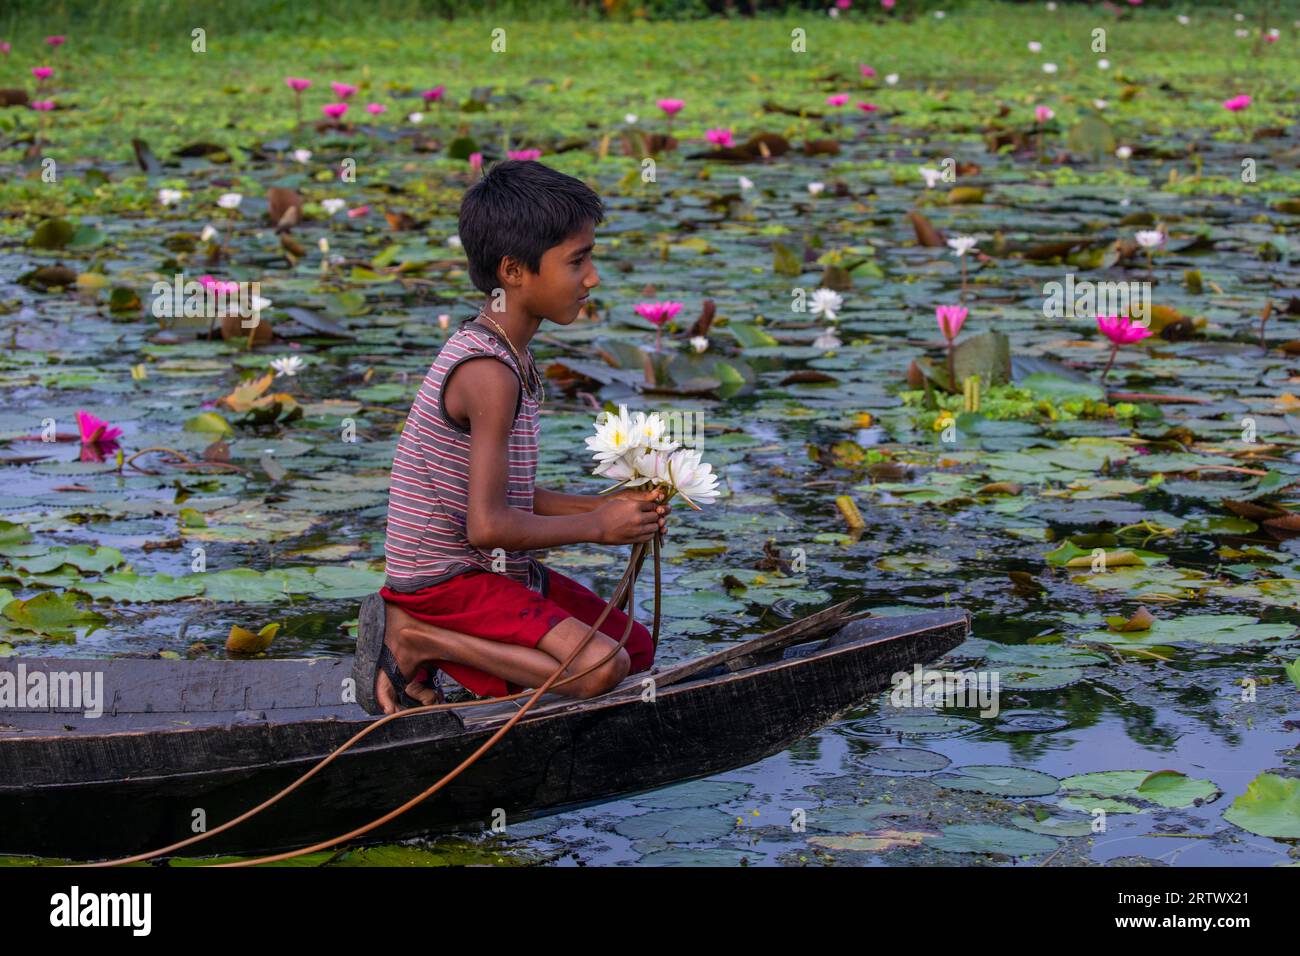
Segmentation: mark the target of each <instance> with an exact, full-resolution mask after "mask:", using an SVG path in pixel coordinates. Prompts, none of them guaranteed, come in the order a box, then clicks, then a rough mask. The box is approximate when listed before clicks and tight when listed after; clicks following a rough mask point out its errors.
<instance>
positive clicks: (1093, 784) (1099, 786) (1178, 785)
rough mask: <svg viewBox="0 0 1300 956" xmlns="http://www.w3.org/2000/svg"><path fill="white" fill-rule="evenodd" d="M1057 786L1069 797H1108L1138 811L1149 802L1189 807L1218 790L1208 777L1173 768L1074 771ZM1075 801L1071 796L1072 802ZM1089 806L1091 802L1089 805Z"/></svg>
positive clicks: (1212, 796) (1216, 793)
mask: <svg viewBox="0 0 1300 956" xmlns="http://www.w3.org/2000/svg"><path fill="white" fill-rule="evenodd" d="M1061 789H1063V790H1066V791H1068V792H1069V793H1070V794H1071V796H1072V797H1074V796H1075V795H1078V796H1079V797H1083V796H1084V795H1087V796H1088V797H1102V798H1111V799H1113V800H1115V801H1116V802H1118V803H1121V804H1126V805H1128V806H1129V807H1133V808H1134V810H1130V811H1129V812H1141V811H1142V810H1144V809H1147V808H1148V806H1149V805H1152V804H1154V805H1156V806H1161V807H1174V808H1181V807H1190V806H1192V805H1193V804H1196V803H1198V802H1199V803H1208V802H1210V801H1212V800H1215V799H1217V798H1218V797H1219V795H1220V791H1219V788H1218V787H1216V786H1215V785H1214V784H1213V783H1212V782H1211V781H1209V780H1198V779H1195V778H1193V777H1188V776H1185V775H1184V774H1182V773H1179V772H1178V771H1176V770H1160V771H1155V772H1152V771H1149V770H1104V771H1100V772H1097V773H1084V774H1078V775H1076V776H1073V777H1066V778H1065V779H1064V780H1062V781H1061ZM1073 802H1076V801H1074V800H1072V803H1073ZM1089 809H1091V806H1089Z"/></svg>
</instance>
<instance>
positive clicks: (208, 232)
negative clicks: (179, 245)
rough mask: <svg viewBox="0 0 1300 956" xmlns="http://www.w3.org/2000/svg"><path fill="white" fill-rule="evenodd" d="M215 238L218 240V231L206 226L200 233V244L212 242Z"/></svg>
mask: <svg viewBox="0 0 1300 956" xmlns="http://www.w3.org/2000/svg"><path fill="white" fill-rule="evenodd" d="M215 238H217V230H215V229H213V228H212V227H211V226H204V227H203V231H202V232H201V233H199V242H210V241H211V240H213V239H215Z"/></svg>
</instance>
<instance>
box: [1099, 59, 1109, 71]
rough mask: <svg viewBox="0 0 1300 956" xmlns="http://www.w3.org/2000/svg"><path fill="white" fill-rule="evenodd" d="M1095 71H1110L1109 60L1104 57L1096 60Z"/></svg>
mask: <svg viewBox="0 0 1300 956" xmlns="http://www.w3.org/2000/svg"><path fill="white" fill-rule="evenodd" d="M1097 69H1099V70H1109V69H1110V60H1107V59H1106V58H1105V57H1103V58H1102V59H1100V60H1098V61H1097Z"/></svg>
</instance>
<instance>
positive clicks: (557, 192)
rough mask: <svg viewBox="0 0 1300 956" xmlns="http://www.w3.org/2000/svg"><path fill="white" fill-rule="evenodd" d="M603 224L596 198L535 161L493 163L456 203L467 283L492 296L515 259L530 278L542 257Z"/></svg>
mask: <svg viewBox="0 0 1300 956" xmlns="http://www.w3.org/2000/svg"><path fill="white" fill-rule="evenodd" d="M604 219H605V207H604V205H603V204H602V203H601V201H600V197H599V196H597V195H596V194H595V193H594V192H592V191H591V189H590V188H588V186H587V184H586V183H584V182H583V181H582V180H580V179H575V178H574V177H573V176H569V175H567V174H565V173H562V172H559V171H558V170H555V169H552V168H551V167H549V166H544V165H542V164H541V163H539V162H537V161H536V160H533V159H508V160H503V161H502V162H499V163H496V164H495V165H494V166H492V168H491V169H489V170H488V172H487V174H486V175H485V176H484V177H483V178H482V179H480V180H479V181H478V182H476V183H475V184H474V185H473V186H471V187H469V189H467V190H466V191H465V195H464V197H463V198H462V199H461V202H460V226H459V233H460V242H461V245H462V246H463V247H464V249H465V255H466V256H467V257H468V258H469V277H470V280H471V281H472V282H473V283H474V286H475V288H477V289H478V290H479V291H480V292H484V293H489V294H490V293H491V292H492V290H493V289H495V288H496V287H497V286H498V284H499V281H500V280H498V279H497V267H498V266H500V265H501V260H502V258H503V257H505V256H514V257H515V258H516V259H518V260H519V261H520V262H522V263H523V264H524V265H525V266H527V267H528V270H529V271H530V272H533V273H536V272H538V271H539V270H540V269H541V267H542V253H544V252H546V250H547V249H550V248H551V247H552V246H557V245H559V244H560V243H561V242H563V241H564V240H565V239H568V238H569V237H570V236H572V235H573V234H574V233H575V232H577V231H578V230H579V229H581V228H582V227H583V226H584V225H585V224H586V223H587V221H588V220H592V221H594V222H595V223H596V224H599V223H601V222H603V221H604Z"/></svg>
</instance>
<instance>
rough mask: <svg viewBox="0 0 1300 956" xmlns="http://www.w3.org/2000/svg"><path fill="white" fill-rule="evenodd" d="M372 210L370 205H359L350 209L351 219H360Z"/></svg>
mask: <svg viewBox="0 0 1300 956" xmlns="http://www.w3.org/2000/svg"><path fill="white" fill-rule="evenodd" d="M368 212H370V207H369V206H357V207H356V208H355V209H349V210H348V218H349V219H360V218H361V217H362V216H364V215H365V214H366V213H368Z"/></svg>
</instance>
